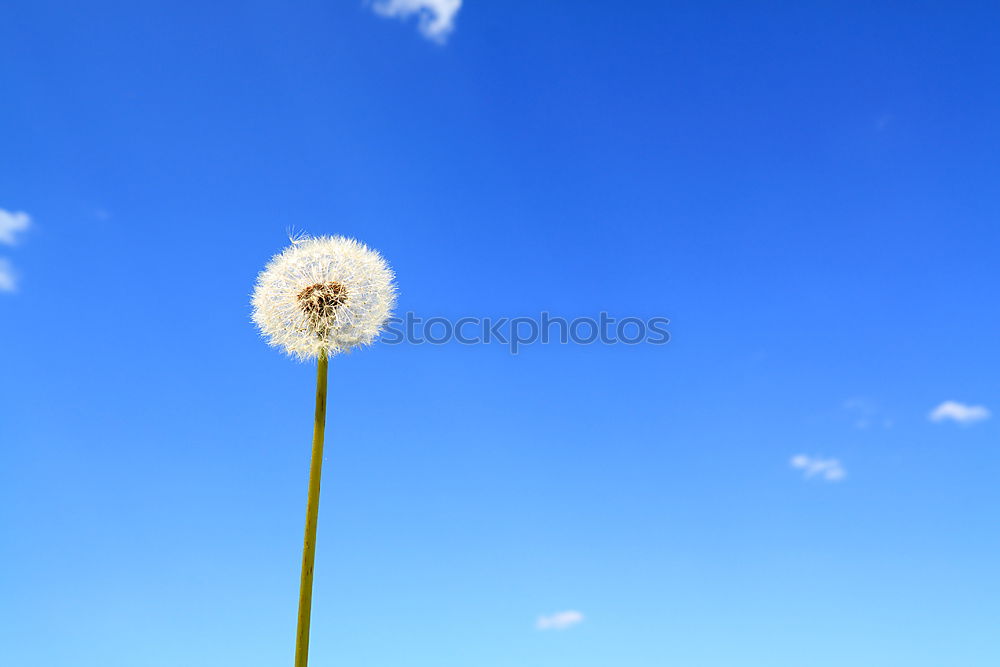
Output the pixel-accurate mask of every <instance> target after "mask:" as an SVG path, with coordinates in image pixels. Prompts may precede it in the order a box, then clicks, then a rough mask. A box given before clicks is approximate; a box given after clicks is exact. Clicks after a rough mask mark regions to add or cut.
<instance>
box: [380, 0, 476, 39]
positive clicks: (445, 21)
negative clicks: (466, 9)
mask: <svg viewBox="0 0 1000 667" xmlns="http://www.w3.org/2000/svg"><path fill="white" fill-rule="evenodd" d="M461 8H462V0H374V2H373V3H372V9H374V10H375V13H376V14H378V15H380V16H392V17H397V18H401V19H405V18H408V17H410V16H413V15H416V16H417V27H418V28H419V29H420V33H421V34H422V35H423V36H424V37H426V38H427V39H429V40H431V41H434V42H437V43H438V44H444V43H445V41H447V39H448V35H450V34H451V31H452V30H454V29H455V15H456V14H458V10H459V9H461Z"/></svg>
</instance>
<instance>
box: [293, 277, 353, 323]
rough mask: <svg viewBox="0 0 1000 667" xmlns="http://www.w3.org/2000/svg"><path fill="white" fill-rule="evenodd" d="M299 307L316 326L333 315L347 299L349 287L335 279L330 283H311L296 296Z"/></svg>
mask: <svg viewBox="0 0 1000 667" xmlns="http://www.w3.org/2000/svg"><path fill="white" fill-rule="evenodd" d="M296 298H297V299H298V301H299V308H301V309H302V312H304V313H305V314H306V316H307V317H308V318H309V320H310V322H312V324H313V325H314V326H317V325H319V324H320V323H322V322H323V321H324V320H326V319H327V318H330V317H333V313H334V311H335V310H336V309H337V308H338V307H339V306H342V305H344V303H345V302H346V301H347V288H346V287H344V286H343V285H342V284H341V283H338V282H337V281H335V280H333V281H330V282H328V283H316V284H315V285H310V286H309V287H307V288H305V289H304V290H302V291H301V292H299V294H298V296H297V297H296Z"/></svg>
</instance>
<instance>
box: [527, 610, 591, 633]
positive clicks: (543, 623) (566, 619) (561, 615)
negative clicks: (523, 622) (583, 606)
mask: <svg viewBox="0 0 1000 667" xmlns="http://www.w3.org/2000/svg"><path fill="white" fill-rule="evenodd" d="M581 622H583V614H581V613H580V612H578V611H572V610H570V611H560V612H556V613H555V614H550V615H549V616H539V617H538V620H537V621H535V627H536V628H538V629H539V630H565V629H566V628H570V627H573V626H574V625H576V624H577V623H581Z"/></svg>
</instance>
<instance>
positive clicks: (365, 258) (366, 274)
mask: <svg viewBox="0 0 1000 667" xmlns="http://www.w3.org/2000/svg"><path fill="white" fill-rule="evenodd" d="M395 302H396V287H395V282H394V275H393V272H392V269H390V268H389V265H388V264H387V263H386V261H385V260H384V259H383V258H382V256H381V255H380V254H379V253H378V252H376V251H374V250H372V249H370V248H368V247H367V246H366V245H365V244H363V243H360V242H358V241H355V240H354V239H349V238H345V237H343V236H320V237H315V238H312V237H307V236H303V235H296V236H295V237H294V238H293V239H292V245H291V246H289V247H288V248H285V250H283V251H282V252H280V253H278V254H277V255H275V256H274V257H273V258H272V259H271V261H270V262H269V263H268V265H267V266H266V267H265V268H264V270H263V271H262V272H261V273H260V275H259V276H257V284H256V286H255V287H254V292H253V299H252V303H253V321H254V323H255V324H256V325H257V327H258V328H259V329H260V332H261V334H262V335H263V336H264V338H266V339H267V342H268V343H269V344H270V345H273V346H275V347H279V348H282V349H284V350H285V352H287V353H288V354H289V355H291V356H293V357H296V358H298V359H300V360H307V359H314V358H317V357H318V356H319V355H320V353H321V352H322V351H324V350H325V351H326V353H327V355H330V356H332V355H334V354H338V353H340V352H349V351H350V350H351V349H353V348H355V347H359V346H362V345H370V344H371V343H372V342H373V341H374V340H375V339H376V338H377V337H378V336H379V334H380V333H381V331H382V328H383V326H384V325H385V323H386V321H387V320H388V319H389V317H390V316H391V315H392V308H393V306H394V305H395Z"/></svg>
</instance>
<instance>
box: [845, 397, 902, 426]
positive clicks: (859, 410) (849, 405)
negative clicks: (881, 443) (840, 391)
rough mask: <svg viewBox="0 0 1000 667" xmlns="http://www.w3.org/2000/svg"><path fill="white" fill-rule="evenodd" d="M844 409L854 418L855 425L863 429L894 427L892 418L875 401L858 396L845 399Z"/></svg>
mask: <svg viewBox="0 0 1000 667" xmlns="http://www.w3.org/2000/svg"><path fill="white" fill-rule="evenodd" d="M844 410H846V411H847V413H848V414H849V415H850V416H851V418H852V419H853V420H854V426H855V427H856V428H860V429H862V430H864V429H869V428H892V424H893V421H892V418H891V417H889V416H888V415H886V414H885V413H884V412H883V410H882V409H881V408H880V407H879V406H878V404H877V403H875V401H873V400H871V399H868V398H863V397H860V396H856V397H854V398H849V399H847V400H846V401H844Z"/></svg>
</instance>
